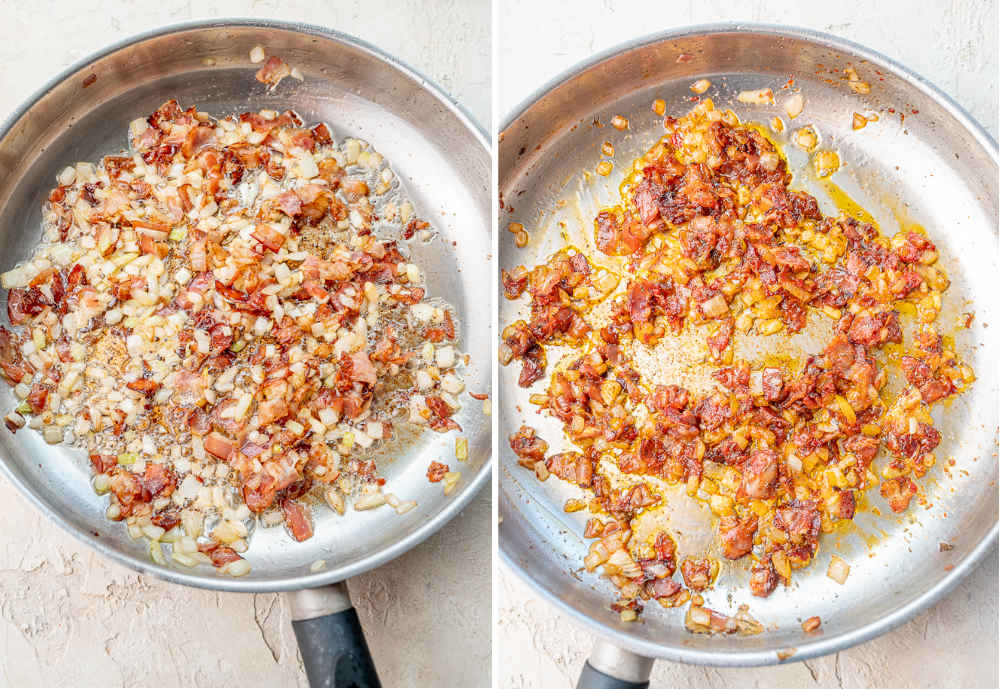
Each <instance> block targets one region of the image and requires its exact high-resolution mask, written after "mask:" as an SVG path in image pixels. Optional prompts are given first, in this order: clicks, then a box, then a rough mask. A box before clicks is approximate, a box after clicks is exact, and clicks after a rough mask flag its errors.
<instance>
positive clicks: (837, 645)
mask: <svg viewBox="0 0 1000 689" xmlns="http://www.w3.org/2000/svg"><path fill="white" fill-rule="evenodd" d="M733 33H735V34H763V35H766V36H774V37H776V38H793V39H801V40H804V41H808V42H812V43H817V44H819V45H821V46H823V47H827V48H831V49H834V50H838V51H840V52H844V53H847V54H852V55H855V56H857V57H858V58H859V59H864V60H867V61H868V62H870V63H872V64H874V65H876V66H878V67H879V68H880V69H884V70H886V71H888V72H892V73H894V74H895V75H897V76H899V77H901V78H902V79H904V80H905V81H907V82H908V83H910V84H912V85H913V86H915V87H916V88H918V89H919V90H920V91H922V92H924V93H925V94H926V95H928V96H929V97H931V98H932V99H933V100H935V101H936V102H938V103H940V104H941V105H942V106H943V107H944V108H945V110H946V111H947V112H948V114H949V115H951V116H952V117H954V118H955V119H956V120H957V121H958V122H959V123H960V124H961V125H962V126H963V127H964V128H965V129H966V131H968V132H969V133H970V134H971V135H972V136H973V137H974V138H975V139H976V141H977V143H978V144H979V145H980V147H981V148H982V149H983V150H985V151H987V152H988V153H989V155H990V157H991V158H992V159H993V162H994V164H998V165H1000V151H998V149H997V142H996V140H995V139H994V138H993V136H992V135H991V134H990V133H989V132H988V131H986V129H985V127H983V125H982V124H981V123H980V122H979V121H978V120H976V119H975V118H974V117H972V116H971V115H970V114H969V113H968V112H967V111H966V110H965V109H964V108H963V107H962V106H961V105H960V104H959V103H958V102H957V101H955V99H953V98H952V97H951V96H949V95H948V94H947V93H945V92H944V91H942V90H941V89H940V88H938V87H937V86H936V85H934V84H933V83H932V82H931V81H929V80H928V79H926V78H924V77H922V76H921V75H919V74H917V73H916V72H914V71H912V70H911V69H909V68H908V67H905V66H904V65H903V64H901V63H899V62H897V61H896V60H894V59H892V58H890V57H888V56H886V55H884V54H882V53H880V52H878V51H876V50H873V49H871V48H867V47H865V46H863V45H861V44H859V43H855V42H853V41H850V40H848V39H844V38H840V37H837V36H832V35H830V34H827V33H824V32H821V31H815V30H813V29H806V28H802V27H797V26H786V25H781V24H769V23H756V22H713V23H705V24H693V25H688V26H683V27H678V28H676V29H668V30H666V31H660V32H655V33H651V34H646V35H644V36H640V37H637V38H634V39H631V40H629V41H625V42H623V43H620V44H618V45H616V46H612V47H611V48H608V49H606V50H603V51H601V52H599V53H597V54H595V55H593V56H591V57H588V58H586V59H584V60H582V61H580V62H578V63H576V64H575V65H573V66H572V67H570V68H568V69H566V70H563V71H562V72H560V73H559V74H558V75H556V76H555V77H553V78H552V79H550V80H548V81H547V82H546V83H544V84H543V85H542V86H540V87H539V88H537V89H535V90H534V91H533V92H532V93H531V94H529V95H528V96H527V97H526V98H524V99H523V100H521V102H520V103H518V104H517V105H516V106H515V107H514V108H513V109H512V110H511V111H510V112H509V113H508V114H507V115H506V116H505V118H504V121H503V124H502V127H501V129H500V131H499V138H500V140H502V139H503V136H504V134H505V133H506V132H507V131H508V130H509V129H510V128H511V127H512V125H513V124H514V123H515V122H517V120H519V119H520V118H521V117H522V116H523V115H524V114H525V113H526V112H527V111H528V110H529V109H530V108H531V107H533V106H534V105H535V104H536V103H537V102H538V101H540V100H541V99H542V98H544V97H545V96H546V95H548V94H549V93H550V92H551V91H554V90H556V89H557V88H559V87H560V86H561V85H563V84H564V83H566V82H568V81H569V80H571V79H573V78H575V77H576V76H578V75H579V74H581V73H582V72H584V71H586V70H588V69H590V68H592V67H594V66H596V65H598V64H601V63H603V62H605V61H607V60H609V59H611V58H614V57H616V56H618V55H620V54H622V53H626V52H628V51H630V50H634V49H637V48H642V47H644V46H647V45H651V44H655V43H661V42H665V41H669V40H676V39H680V38H689V37H693V36H706V35H718V34H733ZM498 182H501V180H498ZM498 186H499V187H500V188H502V184H501V185H498ZM498 481H499V479H498ZM498 497H502V489H501V490H498ZM500 529H501V531H502V530H503V525H502V524H501V527H500ZM998 539H1000V522H994V523H993V527H992V528H991V529H990V530H989V531H988V532H987V534H986V535H985V536H984V537H983V538H982V539H981V540H980V541H979V543H977V544H976V546H975V548H973V549H972V550H971V551H970V552H969V553H968V554H967V555H966V556H965V558H963V559H962V561H961V562H959V563H958V564H956V565H955V567H954V568H952V569H951V570H949V571H948V572H946V573H945V575H944V576H943V577H942V578H941V579H940V580H938V582H937V583H935V584H934V585H933V586H931V587H930V588H928V589H926V590H924V591H923V592H922V593H920V594H919V595H917V596H915V597H914V598H913V599H912V600H910V601H909V602H907V603H906V604H904V605H902V606H901V607H899V608H897V609H896V610H894V611H893V612H892V613H890V614H888V615H886V616H885V617H883V618H881V619H879V620H878V621H875V622H872V623H869V624H867V625H864V626H861V627H858V628H856V629H853V630H850V631H847V632H843V633H841V634H838V635H836V636H832V637H829V638H822V639H818V640H816V641H810V642H807V643H803V644H801V645H799V646H796V648H795V649H794V650H795V653H794V655H792V656H790V657H789V658H788V659H787V660H782V659H780V658H779V657H778V655H777V650H778V649H772V650H764V651H761V650H750V651H701V650H695V649H691V648H687V647H680V646H668V645H665V644H658V643H655V642H652V641H647V640H645V639H642V638H638V637H637V636H635V635H634V634H633V633H631V632H628V631H624V630H622V629H621V628H619V627H615V626H613V625H612V624H610V623H607V622H603V621H600V620H597V619H595V618H593V617H590V616H589V615H587V614H585V613H583V612H582V611H580V610H578V609H576V608H575V607H574V606H573V605H572V604H571V603H569V602H567V601H565V600H563V599H561V598H559V597H558V596H557V595H555V594H554V593H553V592H552V591H550V590H549V589H548V588H546V587H545V586H544V584H543V583H542V582H541V581H540V580H539V579H538V578H536V577H535V576H534V575H533V572H531V571H530V570H529V568H528V567H526V566H523V565H522V564H519V563H518V562H517V556H516V555H515V554H513V553H510V552H508V550H507V549H506V547H505V541H504V539H503V538H498V540H499V548H498V552H499V555H500V559H501V561H502V562H503V563H504V565H506V566H507V567H508V568H509V569H510V570H511V571H513V572H514V573H516V574H517V575H518V576H519V577H520V579H521V580H522V581H524V582H526V583H527V584H528V585H529V587H530V588H531V589H532V590H534V591H535V593H536V594H538V595H539V596H540V597H541V598H543V599H544V600H546V601H548V602H549V603H551V604H553V605H555V606H556V607H557V608H558V609H559V610H560V611H562V612H564V613H567V614H569V615H570V617H572V618H574V619H575V620H576V621H578V622H579V623H581V624H582V625H583V626H584V627H586V628H588V629H590V630H591V631H593V632H595V633H596V634H598V635H599V636H601V637H603V638H605V639H607V640H609V641H611V642H613V643H615V644H617V645H619V646H621V647H623V648H626V649H628V650H629V651H632V652H634V653H638V654H640V655H643V656H646V657H649V658H659V659H663V660H669V661H674V662H684V663H690V664H695V665H708V666H716V667H751V666H763V665H777V664H781V663H784V662H796V661H801V660H808V659H810V658H815V657H818V656H822V655H827V654H830V653H834V652H837V651H841V650H844V649H847V648H850V647H852V646H855V645H857V644H860V643H863V642H865V641H868V640H870V639H873V638H875V637H877V636H880V635H882V634H884V633H886V632H888V631H890V630H892V629H894V628H896V627H898V626H899V625H901V624H903V623H904V622H906V621H907V620H909V619H911V618H912V617H914V616H915V615H916V614H917V613H919V612H922V611H923V610H926V609H928V608H930V607H931V606H932V605H934V604H935V603H937V602H938V601H939V600H941V599H942V598H943V597H944V596H945V595H946V594H948V593H949V592H951V591H952V590H953V589H954V588H955V587H956V586H957V585H958V583H959V582H960V581H962V579H964V578H965V577H966V576H967V575H968V574H969V573H970V572H971V571H972V570H973V569H975V568H976V566H977V565H979V564H980V563H981V562H982V560H983V559H984V557H985V556H986V554H987V553H988V552H990V551H992V550H993V549H994V548H995V547H996V545H997V542H998Z"/></svg>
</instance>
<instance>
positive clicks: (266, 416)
mask: <svg viewBox="0 0 1000 689" xmlns="http://www.w3.org/2000/svg"><path fill="white" fill-rule="evenodd" d="M286 416H288V403H287V402H285V400H284V399H281V398H279V399H274V400H267V401H265V402H261V403H260V405H259V406H258V407H257V422H258V423H259V424H260V425H261V426H266V425H268V424H270V423H274V422H275V421H280V420H281V419H283V418H285V417H286Z"/></svg>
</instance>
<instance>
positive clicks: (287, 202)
mask: <svg viewBox="0 0 1000 689" xmlns="http://www.w3.org/2000/svg"><path fill="white" fill-rule="evenodd" d="M274 202H275V205H277V207H278V208H279V209H280V210H281V212H282V213H284V214H285V215H287V216H288V217H290V218H294V217H295V216H296V215H300V214H301V213H302V200H301V199H300V198H299V196H298V194H297V193H296V192H294V191H286V192H282V193H281V194H278V195H277V196H276V197H274ZM254 237H255V238H256V239H257V241H260V242H261V243H263V240H261V239H259V238H257V237H256V235H254ZM282 241H283V240H282ZM269 248H270V247H269Z"/></svg>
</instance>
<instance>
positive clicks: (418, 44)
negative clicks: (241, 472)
mask: <svg viewBox="0 0 1000 689" xmlns="http://www.w3.org/2000/svg"><path fill="white" fill-rule="evenodd" d="M207 16H211V17H225V16H254V17H270V18H278V19H284V20H292V21H303V22H309V23H312V24H319V25H323V26H328V27H332V28H335V29H337V30H339V31H343V32H346V33H350V34H353V35H355V36H358V37H360V38H363V39H365V40H367V41H369V42H371V43H374V44H376V45H378V46H379V47H381V48H383V49H384V50H386V51H387V52H389V53H392V54H394V55H396V56H397V57H399V58H401V59H402V60H403V61H405V62H407V63H409V64H410V65H411V66H413V67H415V68H417V69H419V70H421V71H423V72H424V73H425V74H427V75H429V76H430V77H431V78H432V79H433V80H435V81H436V82H437V83H438V84H439V85H441V86H442V87H443V88H444V90H445V91H448V92H449V93H451V95H452V96H453V97H455V98H456V99H457V100H458V101H459V102H461V103H463V104H464V105H465V106H466V107H467V108H468V109H469V110H470V111H471V112H472V114H473V116H475V117H476V118H478V119H479V121H480V122H482V123H484V125H485V123H487V122H488V121H489V115H490V76H489V75H490V33H489V18H490V10H489V3H488V2H485V1H480V0H476V1H472V0H457V1H453V2H449V1H447V0H441V1H439V2H422V1H421V0H410V1H406V2H402V1H396V0H385V1H381V0H360V1H355V0H338V1H337V2H329V3H320V2H302V1H299V0H253V1H252V2H251V1H229V0H216V1H215V2H211V3H191V2H185V3H169V2H163V3H153V2H129V1H127V0H114V1H111V0H106V1H104V2H94V1H92V0H91V1H87V2H85V1H82V0H75V1H73V2H41V1H39V0H4V2H2V3H0V64H2V65H3V68H2V69H0V117H5V116H6V114H7V113H8V112H10V111H11V110H12V109H13V108H15V107H16V106H17V105H18V104H19V103H21V102H22V101H23V100H24V99H25V98H26V97H28V96H29V95H30V94H31V93H33V92H34V91H35V90H36V89H37V88H39V87H40V86H41V85H42V84H43V83H45V81H46V80H48V79H49V78H51V77H52V76H54V75H55V74H56V73H57V72H58V71H59V70H61V69H63V68H64V67H66V66H68V65H69V64H70V63H72V62H74V61H76V60H78V59H80V58H82V57H84V56H86V55H88V54H90V53H92V52H94V51H95V50H98V49H100V48H103V47H104V46H106V45H108V44H110V43H112V42H115V41H117V40H119V39H120V38H122V37H125V36H128V35H131V34H135V33H138V32H140V31H146V30H148V29H153V28H156V27H159V26H163V25H165V24H168V23H172V22H177V21H183V20H187V19H194V18H200V17H207ZM0 523H2V524H3V536H2V537H0V592H2V593H0V686H305V685H306V679H305V674H304V672H303V671H302V665H301V661H300V660H299V658H298V650H297V648H296V644H295V638H294V635H293V634H292V630H291V626H290V620H289V616H288V608H287V606H286V604H285V603H284V601H283V599H282V598H281V596H280V595H277V594H261V595H252V596H251V595H247V594H220V593H215V592H210V591H202V590H196V589H185V588H182V587H178V586H175V585H170V584H166V583H164V582H161V581H159V580H157V579H153V578H151V577H142V576H139V575H137V574H135V573H133V572H132V571H131V570H127V569H124V568H122V567H120V566H118V565H115V564H112V563H111V562H110V561H108V560H106V559H104V558H103V557H101V556H99V555H96V554H94V553H92V552H91V551H90V550H88V549H86V548H84V547H82V546H79V545H78V544H77V543H76V542H75V541H73V540H72V539H70V538H69V537H68V536H67V535H65V534H64V533H63V532H62V530H61V529H59V528H58V527H57V526H55V525H53V524H51V523H50V522H48V521H47V520H46V519H44V518H43V517H42V516H41V515H40V514H39V513H38V512H36V511H35V510H34V509H33V508H32V507H30V506H29V505H28V503H27V502H26V501H25V500H23V499H22V498H21V497H20V495H19V494H17V492H16V491H15V490H14V489H13V488H12V487H11V486H10V485H9V484H8V483H7V482H6V481H4V480H3V479H0ZM490 523H491V518H490V498H489V491H488V490H487V491H485V492H484V493H483V494H481V495H479V496H478V497H477V498H475V499H474V500H473V502H472V503H471V504H470V505H469V507H468V508H467V509H466V510H465V512H464V513H462V514H461V515H460V516H458V517H457V518H456V519H455V520H454V521H452V522H451V523H450V524H448V525H446V526H445V527H444V528H442V530H441V531H440V532H438V533H437V534H436V535H434V536H432V537H431V538H430V539H429V540H428V541H427V542H425V543H423V544H422V545H420V546H418V547H417V548H415V549H414V550H412V551H411V552H410V553H408V554H407V555H404V556H403V557H401V558H399V559H398V560H396V561H394V562H392V563H390V564H388V565H386V566H384V567H381V568H379V569H378V570H376V571H374V572H370V573H368V574H365V575H361V576H358V577H355V578H354V579H353V580H351V582H350V588H351V593H352V596H353V598H354V602H355V605H356V606H357V608H358V612H359V614H360V616H361V620H362V624H363V625H364V628H365V631H366V633H367V637H368V643H369V645H370V647H371V650H372V655H373V656H374V658H375V663H376V666H377V667H378V670H379V673H380V675H381V678H382V681H383V683H384V684H385V686H477V687H478V686H487V685H488V684H489V682H490V627H489V619H490V582H491V576H490Z"/></svg>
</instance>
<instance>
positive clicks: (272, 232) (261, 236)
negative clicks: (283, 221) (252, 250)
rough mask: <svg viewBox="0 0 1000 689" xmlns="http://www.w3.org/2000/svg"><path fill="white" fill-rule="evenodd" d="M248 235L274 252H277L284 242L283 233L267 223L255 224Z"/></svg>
mask: <svg viewBox="0 0 1000 689" xmlns="http://www.w3.org/2000/svg"><path fill="white" fill-rule="evenodd" d="M250 236H251V237H253V238H254V239H256V240H257V241H258V242H260V243H261V244H263V245H264V247H265V248H266V249H268V250H269V251H273V252H274V253H277V252H278V249H280V248H281V246H282V245H283V244H284V243H285V235H283V234H281V233H280V232H278V230H277V229H275V228H274V226H273V225H270V224H268V223H260V224H258V225H257V226H255V227H254V229H253V232H251V233H250Z"/></svg>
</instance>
